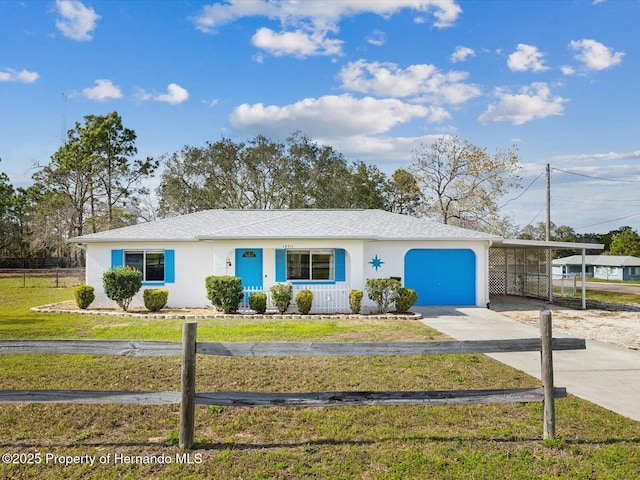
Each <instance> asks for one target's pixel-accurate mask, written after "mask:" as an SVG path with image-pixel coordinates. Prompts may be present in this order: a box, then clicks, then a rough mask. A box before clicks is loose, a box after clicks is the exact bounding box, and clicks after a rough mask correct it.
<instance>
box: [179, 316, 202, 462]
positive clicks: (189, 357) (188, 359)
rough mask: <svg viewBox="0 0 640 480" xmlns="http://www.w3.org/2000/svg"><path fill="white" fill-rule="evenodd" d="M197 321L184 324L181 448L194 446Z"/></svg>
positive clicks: (187, 448) (186, 448)
mask: <svg viewBox="0 0 640 480" xmlns="http://www.w3.org/2000/svg"><path fill="white" fill-rule="evenodd" d="M197 329H198V324H197V322H185V323H184V324H183V325H182V368H181V373H182V396H181V400H180V438H179V445H180V448H183V449H185V450H189V449H191V448H192V447H193V437H194V429H195V409H196V403H195V396H196V334H197Z"/></svg>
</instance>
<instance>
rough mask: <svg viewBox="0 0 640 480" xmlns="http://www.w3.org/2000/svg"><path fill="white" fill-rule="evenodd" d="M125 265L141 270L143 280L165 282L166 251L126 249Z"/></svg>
mask: <svg viewBox="0 0 640 480" xmlns="http://www.w3.org/2000/svg"><path fill="white" fill-rule="evenodd" d="M124 265H125V266H128V267H131V268H135V269H137V270H140V271H141V272H142V281H143V282H164V251H147V250H143V251H125V252H124Z"/></svg>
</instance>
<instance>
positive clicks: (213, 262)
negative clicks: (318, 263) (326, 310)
mask: <svg viewBox="0 0 640 480" xmlns="http://www.w3.org/2000/svg"><path fill="white" fill-rule="evenodd" d="M236 248H256V249H257V248H260V249H262V252H263V288H264V289H268V288H270V287H271V286H272V285H274V284H275V283H277V282H276V272H275V268H276V260H275V252H276V250H278V249H335V248H343V249H345V252H346V258H345V262H346V280H345V282H337V283H339V284H342V285H344V286H345V287H348V288H349V289H358V290H363V291H364V290H365V281H366V279H367V278H388V277H401V278H402V279H403V282H404V276H405V272H404V259H405V255H406V253H407V252H408V251H409V250H412V249H420V248H425V249H429V248H433V249H470V250H472V251H473V252H474V254H475V257H476V305H477V306H485V305H486V304H487V303H488V302H489V293H488V292H489V287H488V251H489V244H488V242H483V241H478V242H457V241H447V242H440V241H419V242H416V241H367V240H310V239H286V238H285V239H252V240H251V239H250V240H216V241H199V242H148V243H142V242H129V243H89V244H86V249H87V269H86V272H87V273H86V275H87V277H86V283H87V284H88V285H91V286H93V287H94V288H95V291H96V299H95V301H94V303H93V304H92V306H97V307H101V306H102V307H103V306H110V307H112V306H115V302H113V301H112V300H110V299H108V298H107V297H106V295H105V294H104V290H103V288H102V274H103V272H104V271H105V270H108V269H109V268H111V251H112V250H113V249H123V250H166V249H172V250H174V251H175V282H174V283H163V284H160V285H158V287H159V288H166V289H167V290H169V302H168V306H170V307H204V306H210V302H209V300H208V299H207V298H206V288H205V278H206V277H207V276H209V275H235V249H236ZM376 255H377V257H378V258H379V259H380V260H381V261H382V262H384V263H382V264H381V266H380V267H379V268H378V269H375V268H374V266H373V265H372V264H370V263H369V262H371V261H372V259H373V258H374V257H375V256H376ZM229 263H230V264H231V265H229ZM153 287H154V286H153V285H144V286H143V288H142V289H141V291H140V292H139V293H138V294H137V295H136V297H135V298H134V301H133V303H132V305H133V306H143V305H144V302H143V300H142V291H143V290H144V289H145V288H153ZM363 306H364V307H372V306H374V303H373V302H371V300H369V299H368V297H367V296H366V295H365V297H364V299H363Z"/></svg>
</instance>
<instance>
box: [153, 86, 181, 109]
mask: <svg viewBox="0 0 640 480" xmlns="http://www.w3.org/2000/svg"><path fill="white" fill-rule="evenodd" d="M188 98H189V92H188V91H187V90H186V89H184V88H182V87H181V86H180V85H178V84H177V83H170V84H169V85H168V86H167V93H164V94H162V95H156V96H155V97H153V99H154V100H155V101H157V102H166V103H168V104H170V105H177V104H179V103H182V102H184V101H186V100H187V99H188Z"/></svg>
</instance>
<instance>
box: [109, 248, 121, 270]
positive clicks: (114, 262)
mask: <svg viewBox="0 0 640 480" xmlns="http://www.w3.org/2000/svg"><path fill="white" fill-rule="evenodd" d="M123 256H124V255H123V251H122V250H111V268H115V267H122V266H123V265H124V262H123Z"/></svg>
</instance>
